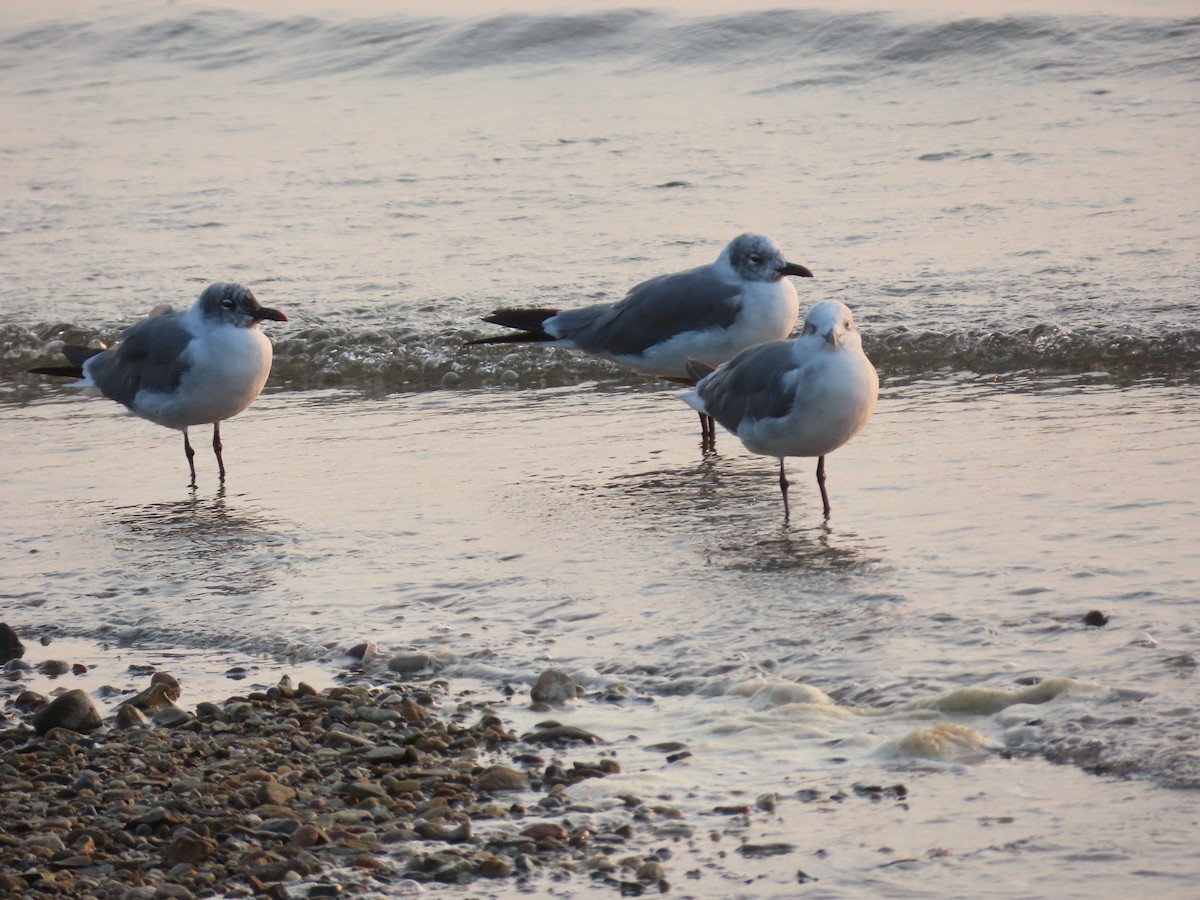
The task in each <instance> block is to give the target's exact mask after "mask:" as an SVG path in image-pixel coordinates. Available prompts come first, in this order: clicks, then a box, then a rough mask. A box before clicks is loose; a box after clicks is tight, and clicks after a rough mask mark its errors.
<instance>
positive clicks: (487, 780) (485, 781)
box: [475, 766, 529, 794]
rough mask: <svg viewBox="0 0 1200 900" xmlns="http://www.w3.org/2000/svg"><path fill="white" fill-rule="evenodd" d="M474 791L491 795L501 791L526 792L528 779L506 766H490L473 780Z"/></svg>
mask: <svg viewBox="0 0 1200 900" xmlns="http://www.w3.org/2000/svg"><path fill="white" fill-rule="evenodd" d="M475 790H477V791H487V792H488V793H493V794H496V793H500V792H502V791H527V790H529V779H528V778H526V777H525V775H524V774H523V773H522V772H518V771H517V770H516V769H512V768H509V767H508V766H492V767H490V768H488V769H485V770H484V771H483V772H480V773H479V775H478V777H477V778H476V779H475Z"/></svg>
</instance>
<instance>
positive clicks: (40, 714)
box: [33, 688, 101, 735]
mask: <svg viewBox="0 0 1200 900" xmlns="http://www.w3.org/2000/svg"><path fill="white" fill-rule="evenodd" d="M100 724H101V721H100V712H99V710H97V709H96V706H95V704H93V703H92V701H91V699H90V698H89V697H88V695H87V694H85V693H84V692H83V691H81V690H79V689H78V688H76V689H75V690H73V691H67V692H66V693H65V694H60V695H59V696H57V697H55V698H54V699H53V700H51V701H50V702H49V703H48V704H46V705H45V706H43V707H42V708H41V709H39V710H38V711H37V712H36V713H34V716H33V728H34V730H35V731H36V732H37V733H38V734H42V735H44V734H45V733H46V732H48V731H49V730H50V729H51V728H66V729H69V730H71V731H80V732H82V731H94V730H95V729H97V728H99V727H100Z"/></svg>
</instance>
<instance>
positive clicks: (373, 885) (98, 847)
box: [0, 660, 691, 900]
mask: <svg viewBox="0 0 1200 900" xmlns="http://www.w3.org/2000/svg"><path fill="white" fill-rule="evenodd" d="M408 662H411V660H409V661H408ZM405 664H407V663H403V662H402V664H401V666H399V667H397V668H402V667H403V665H405ZM22 665H24V667H25V668H26V669H28V664H17V665H11V664H10V666H6V674H7V676H8V678H9V680H10V692H15V691H16V690H17V687H19V685H17V686H13V685H12V682H13V681H17V680H19V675H20V672H21V670H22ZM14 675H15V676H16V677H14ZM142 677H148V679H149V684H147V686H146V688H145V689H144V690H142V691H140V692H138V693H137V694H135V695H132V696H128V697H125V698H124V699H122V700H120V702H118V703H116V704H115V705H114V706H113V708H112V709H111V710H110V712H109V713H108V714H107V715H106V716H104V717H103V718H102V717H101V715H100V713H99V711H98V710H97V709H96V708H95V706H94V704H93V703H92V701H91V699H90V698H89V697H88V695H87V693H85V692H84V691H82V690H79V689H75V690H62V691H61V692H60V693H59V694H58V696H57V697H55V698H54V699H53V700H51V699H50V698H47V697H44V696H41V695H39V694H36V693H35V692H33V691H31V690H27V689H26V690H21V691H20V692H19V693H16V694H15V697H14V696H11V693H10V698H9V700H8V701H7V702H6V703H5V710H4V714H3V717H2V718H0V793H2V796H3V797H4V813H5V814H4V816H3V817H2V820H0V894H2V895H4V896H22V895H49V896H72V897H94V898H121V900H141V898H189V897H212V896H222V897H237V896H265V897H275V898H285V897H330V896H337V895H344V896H356V897H363V896H391V897H394V896H404V895H407V894H410V893H420V892H421V891H422V890H424V889H426V888H423V887H422V886H423V885H426V886H432V885H433V884H439V883H440V884H447V885H449V884H458V885H462V884H467V883H470V882H473V881H476V880H477V879H501V880H506V881H507V882H509V883H510V884H511V883H513V882H515V883H516V884H521V883H523V882H529V881H532V880H535V879H545V878H550V879H554V880H563V879H566V878H586V879H589V880H590V881H592V882H600V883H604V884H608V885H611V887H612V888H614V889H615V890H616V892H618V893H619V894H620V895H623V896H630V895H639V894H642V893H643V892H646V891H653V892H655V893H658V892H660V891H666V890H668V888H669V884H668V881H667V878H668V875H667V868H666V865H665V864H664V863H665V862H666V860H667V858H668V857H669V855H670V853H669V851H663V850H662V849H660V850H658V851H657V852H655V851H654V850H652V849H649V847H648V844H649V843H650V842H652V841H653V840H657V841H658V842H659V843H662V841H663V832H662V829H661V827H656V828H655V831H654V835H653V837H651V836H650V835H648V834H646V833H645V831H646V829H645V827H644V823H646V822H647V821H649V820H651V819H654V820H659V819H663V820H665V821H666V822H667V823H668V825H669V827H668V830H671V829H672V828H674V830H675V832H676V835H677V836H682V835H687V834H690V832H691V829H690V827H688V826H687V825H685V824H684V823H683V822H682V821H681V819H682V814H680V813H678V812H677V811H674V810H671V809H667V808H663V807H661V806H659V807H656V808H654V809H652V808H651V806H649V805H646V804H644V803H643V802H642V801H641V800H639V799H637V798H634V797H625V798H623V800H622V801H620V802H619V803H618V804H617V805H616V806H615V808H614V807H613V805H612V804H606V805H605V808H604V809H600V808H598V807H591V806H587V805H579V804H576V803H574V802H573V801H571V800H570V799H569V797H568V796H567V795H566V794H565V793H564V790H565V788H566V787H568V786H569V785H571V784H575V783H577V782H579V781H582V780H585V779H591V778H604V777H605V776H607V775H609V774H612V773H614V772H618V771H620V766H619V764H618V762H617V761H616V760H615V759H614V758H613V753H612V752H611V751H606V750H604V748H603V745H602V743H601V741H600V739H599V738H598V737H596V736H595V735H592V734H589V733H588V732H587V731H584V730H582V729H579V728H575V727H573V726H569V725H563V724H560V723H558V722H556V721H554V720H552V719H551V720H548V721H545V722H543V723H541V724H540V725H539V727H537V728H535V729H533V730H532V731H531V732H529V733H527V734H524V735H518V734H516V733H515V732H514V731H513V730H512V729H511V728H510V727H509V726H508V725H506V724H505V722H504V721H503V720H502V719H501V718H500V716H498V715H497V714H496V713H495V711H494V710H493V709H492V708H491V707H490V706H489V705H488V704H487V703H486V702H483V701H466V700H461V699H456V698H453V697H452V696H451V694H450V685H449V684H448V683H447V682H445V681H442V680H437V679H436V678H432V677H430V678H429V679H428V680H425V681H414V680H412V678H410V677H405V676H397V675H396V674H395V673H394V672H391V671H388V670H383V671H380V670H379V669H375V670H374V671H372V672H371V673H370V674H368V673H367V672H366V670H365V669H364V670H360V671H359V672H357V673H353V674H352V673H347V675H346V676H345V677H344V679H343V680H345V681H347V682H357V683H345V684H341V685H338V686H334V687H330V688H327V689H325V690H320V691H318V690H316V689H314V688H313V687H310V686H309V685H307V684H305V683H299V684H295V685H293V684H292V683H291V682H290V680H289V679H288V678H287V677H286V676H285V677H284V678H283V679H282V680H280V682H279V683H278V684H276V685H274V686H271V687H268V688H266V689H265V690H252V691H248V692H247V693H245V694H243V695H234V696H231V697H229V698H228V699H227V700H225V701H224V702H222V703H212V702H201V703H199V704H197V705H196V706H195V708H194V711H192V710H188V709H185V708H183V707H181V706H179V705H178V703H177V702H176V701H177V700H178V699H179V696H180V687H179V683H178V681H177V680H176V679H175V678H174V677H172V676H171V675H170V674H168V673H166V672H162V671H158V672H153V673H145V674H144V675H143V676H142ZM539 685H541V686H542V687H541V688H540V690H541V691H542V695H543V696H549V697H554V696H556V692H557V691H562V690H565V689H566V687H568V686H570V680H569V678H568V677H566V676H564V675H563V673H558V672H554V673H553V674H551V675H550V676H547V677H546V678H543V679H542V680H541V681H540V682H539ZM538 690H539V688H538V687H537V686H535V691H534V694H533V696H534V697H535V698H536V697H537V696H539V694H538ZM572 690H573V689H572ZM535 702H541V703H545V702H546V701H545V700H541V701H538V700H536V699H535ZM661 824H662V823H661V822H658V823H657V825H661ZM639 847H640V848H641V849H640V850H639V849H635V848H639Z"/></svg>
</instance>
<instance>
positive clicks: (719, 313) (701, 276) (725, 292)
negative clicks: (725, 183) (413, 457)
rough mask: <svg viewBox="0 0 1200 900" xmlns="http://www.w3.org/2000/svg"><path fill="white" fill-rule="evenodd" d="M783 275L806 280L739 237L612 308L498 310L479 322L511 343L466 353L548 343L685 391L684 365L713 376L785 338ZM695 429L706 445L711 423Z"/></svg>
mask: <svg viewBox="0 0 1200 900" xmlns="http://www.w3.org/2000/svg"><path fill="white" fill-rule="evenodd" d="M788 275H798V276H800V277H801V278H812V272H810V271H809V270H808V269H807V268H805V267H804V266H800V265H796V264H794V263H789V262H788V261H787V260H786V259H785V258H784V255H783V251H782V250H780V249H779V245H778V244H776V243H775V241H773V240H772V239H771V238H769V237H767V236H766V235H762V234H749V233H747V234H740V235H738V236H737V237H735V238H734V239H733V240H732V241H730V242H729V244H728V245H727V246H726V247H725V249H724V250H722V251H721V255H720V256H718V257H717V259H716V261H715V262H711V263H709V264H708V265H704V266H699V267H697V268H695V269H688V270H686V271H683V272H676V273H674V274H672V275H660V276H658V277H657V278H651V279H650V280H649V281H643V282H642V283H641V284H639V285H637V286H636V287H634V288H633V289H631V290H630V291H629V293H628V294H626V295H625V297H624V298H623V299H621V300H618V301H617V302H615V303H597V304H595V305H593V306H585V307H582V308H580V309H567V310H559V309H498V310H496V311H495V312H493V313H492V314H491V315H490V316H486V317H485V318H484V321H485V322H491V323H493V324H495V325H503V326H504V327H506V328H515V329H517V333H516V334H506V335H502V336H500V337H491V338H482V339H480V340H476V341H471V342H470V343H472V344H513V343H545V344H548V345H549V346H551V347H569V348H571V349H574V350H582V351H583V352H584V353H590V354H592V355H593V356H599V357H602V358H603V359H608V360H612V361H613V362H617V363H620V364H622V365H625V366H629V367H630V368H632V369H633V370H634V371H636V372H640V373H641V374H643V375H655V376H658V377H660V378H666V379H670V380H673V381H683V382H685V383H688V384H690V383H691V379H690V378H689V377H688V372H687V361H688V360H689V359H693V360H697V361H699V362H702V363H706V364H708V365H711V366H715V365H719V364H720V363H723V362H726V361H727V360H729V359H732V358H733V356H734V355H736V354H737V353H738V352H740V351H742V350H744V349H746V348H747V347H751V346H753V345H754V344H759V343H762V342H763V341H771V340H776V339H778V338H785V337H787V336H788V335H789V334H790V333H791V331H792V328H793V327H794V326H795V324H796V316H797V314H798V312H799V309H800V301H799V300H798V299H797V297H796V289H795V288H794V287H793V286H792V283H791V282H790V281H788V280H787V278H786V276H788ZM700 422H701V425H702V427H703V428H704V431H705V434H706V435H711V432H712V427H713V426H712V420H711V419H709V418H708V417H707V416H706V415H705V414H704V413H703V412H702V413H701V414H700Z"/></svg>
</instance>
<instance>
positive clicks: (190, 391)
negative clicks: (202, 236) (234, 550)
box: [30, 282, 287, 487]
mask: <svg viewBox="0 0 1200 900" xmlns="http://www.w3.org/2000/svg"><path fill="white" fill-rule="evenodd" d="M264 319H270V320H272V321H274V322H286V321H287V316H285V315H284V314H283V313H281V312H280V311H279V310H277V309H268V308H267V307H265V306H259V305H258V300H256V299H255V297H254V294H252V293H251V292H250V289H249V288H247V287H243V286H242V285H240V284H223V283H219V282H218V283H217V284H212V285H209V286H208V287H207V288H205V290H204V293H202V294H201V295H200V297H199V298H198V299H197V300H196V302H195V303H194V304H193V305H192V307H191V309H189V310H187V311H186V312H175V311H174V310H172V309H171V307H169V306H159V307H155V309H154V311H153V312H151V314H150V318H148V319H143V320H142V321H140V322H138V323H137V324H136V325H133V326H132V327H130V328H129V329H128V330H127V331H125V332H124V333H123V334H122V335H121V337H120V343H118V344H117V345H116V346H115V347H114V348H112V349H111V350H106V349H103V348H101V349H96V348H92V347H74V346H69V345H68V346H65V347H63V355H64V356H66V358H67V359H68V360H69V361H70V363H71V365H69V366H52V367H47V368H39V369H31V370H30V371H31V372H35V373H37V374H40V375H61V376H67V377H75V378H81V379H82V380H81V381H78V382H76V383H75V384H73V385H71V387H79V388H85V389H87V392H88V393H89V394H93V395H97V394H99V395H103V396H105V397H108V398H109V399H110V400H116V401H117V402H118V403H122V404H124V405H125V406H126V407H127V408H128V409H129V411H130V412H131V413H133V414H134V415H136V416H141V417H142V418H143V419H149V420H150V421H151V422H154V423H156V424H158V425H163V426H165V427H167V428H176V429H178V430H180V431H182V432H183V449H184V452H185V453H186V454H187V461H188V469H189V470H190V471H191V474H192V483H191V486H192V487H195V486H196V465H195V462H194V461H193V457H195V455H196V451H194V450H193V449H192V445H191V442H190V441H189V440H188V431H187V430H188V427H189V426H191V425H210V424H211V425H212V427H213V441H212V445H213V452H214V453H215V454H216V455H217V466H218V468H219V469H220V472H221V480H222V481H224V480H225V461H224V460H223V459H222V458H221V422H222V421H223V420H225V419H230V418H233V417H234V416H236V415H237V414H238V413H240V412H241V411H242V410H244V409H245V408H246V407H248V406H249V405H250V404H251V403H253V402H254V400H255V398H257V397H258V395H259V394H260V393H261V392H262V389H263V385H264V384H266V382H267V375H269V374H270V372H271V342H270V341H269V340H267V336H266V335H264V334H263V333H262V331H260V330H259V327H258V323H259V322H261V321H263V320H264Z"/></svg>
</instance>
